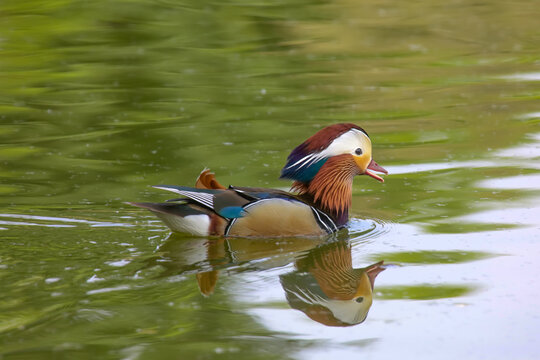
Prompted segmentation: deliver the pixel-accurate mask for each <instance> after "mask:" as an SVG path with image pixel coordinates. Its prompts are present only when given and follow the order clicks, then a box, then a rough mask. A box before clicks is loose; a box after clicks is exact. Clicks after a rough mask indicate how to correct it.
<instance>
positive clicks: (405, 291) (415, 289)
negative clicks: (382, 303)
mask: <svg viewBox="0 0 540 360" xmlns="http://www.w3.org/2000/svg"><path fill="white" fill-rule="evenodd" d="M475 289H476V287H474V286H463V285H417V286H392V287H379V288H377V296H378V297H379V298H380V299H381V300H382V299H385V300H398V299H399V300H402V299H410V300H433V299H448V298H455V297H460V296H465V295H468V294H470V293H471V292H473V291H474V290H475Z"/></svg>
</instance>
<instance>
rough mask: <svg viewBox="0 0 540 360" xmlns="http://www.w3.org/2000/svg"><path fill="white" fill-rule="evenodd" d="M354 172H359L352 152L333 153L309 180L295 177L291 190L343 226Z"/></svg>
mask: <svg viewBox="0 0 540 360" xmlns="http://www.w3.org/2000/svg"><path fill="white" fill-rule="evenodd" d="M355 175H358V167H357V166H356V164H355V162H354V159H353V158H352V156H351V155H348V154H344V155H339V156H334V157H331V158H330V159H328V160H327V161H326V162H325V163H324V165H323V166H322V167H321V169H320V170H319V171H318V172H317V174H316V175H315V177H314V178H313V179H312V180H311V181H308V182H300V181H296V182H295V183H294V184H293V186H292V190H296V191H298V193H299V195H300V196H302V197H303V198H304V199H306V200H307V201H309V202H311V203H313V205H315V206H316V207H317V208H319V209H321V210H322V211H324V212H326V213H327V214H328V215H330V216H331V217H332V218H333V219H334V221H335V223H336V225H337V226H343V225H345V224H346V223H347V221H348V219H349V207H350V206H351V199H352V183H353V178H354V176H355Z"/></svg>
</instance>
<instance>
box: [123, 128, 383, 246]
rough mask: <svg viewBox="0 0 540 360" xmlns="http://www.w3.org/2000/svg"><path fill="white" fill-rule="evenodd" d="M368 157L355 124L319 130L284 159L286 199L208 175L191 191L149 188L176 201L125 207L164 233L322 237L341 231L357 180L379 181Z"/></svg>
mask: <svg viewBox="0 0 540 360" xmlns="http://www.w3.org/2000/svg"><path fill="white" fill-rule="evenodd" d="M375 171H376V172H380V173H385V174H388V172H387V171H386V170H385V169H384V168H383V167H381V166H380V165H378V164H377V163H376V162H375V161H374V160H373V159H372V157H371V140H370V138H369V136H368V134H367V132H366V131H365V130H364V129H362V128H361V127H360V126H357V125H355V124H335V125H331V126H328V127H325V128H323V129H321V130H319V131H318V132H317V133H315V134H314V135H313V136H311V137H310V138H308V139H307V140H306V141H305V142H303V143H302V144H300V145H298V146H297V147H296V148H295V149H294V150H293V151H292V152H291V153H290V155H289V156H288V158H287V163H286V164H285V166H284V167H283V169H282V170H281V178H284V179H291V180H294V182H293V184H292V188H291V191H293V192H292V193H291V192H287V191H283V190H278V189H264V188H249V187H236V186H229V187H228V188H225V187H224V186H222V185H221V184H220V183H219V182H218V181H217V180H216V179H215V177H214V174H213V173H211V172H210V171H209V170H203V172H202V173H201V174H200V175H199V178H198V179H197V182H196V185H195V187H186V186H169V185H158V186H154V187H155V188H157V189H162V190H167V191H171V192H174V193H177V194H180V195H182V196H183V198H181V199H173V200H170V201H169V202H165V203H129V204H131V205H134V206H138V207H142V208H146V209H148V210H150V211H152V212H154V213H155V214H156V215H157V216H158V217H159V218H160V219H161V220H162V221H163V222H164V223H165V224H166V225H167V226H168V227H169V228H170V229H171V230H173V231H175V232H181V233H190V234H193V235H196V236H209V235H217V236H240V237H282V236H324V235H327V234H331V233H334V232H336V231H338V230H339V229H340V228H342V227H344V226H345V225H346V223H347V221H348V217H349V211H348V210H349V207H350V205H351V200H352V183H353V178H354V176H356V175H368V176H371V177H372V178H374V179H376V180H378V181H380V182H384V180H383V179H382V178H381V177H380V176H378V175H377V174H375V173H374V172H375Z"/></svg>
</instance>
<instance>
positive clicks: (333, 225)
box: [318, 211, 338, 232]
mask: <svg viewBox="0 0 540 360" xmlns="http://www.w3.org/2000/svg"><path fill="white" fill-rule="evenodd" d="M318 212H320V213H321V215H323V216H324V217H325V218H326V219H328V223H330V224H331V225H332V228H333V230H332V232H335V231H338V228H337V226H336V223H335V222H334V220H332V219H331V218H330V216H328V214H326V213H324V212H322V211H318Z"/></svg>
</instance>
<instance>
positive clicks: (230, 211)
mask: <svg viewBox="0 0 540 360" xmlns="http://www.w3.org/2000/svg"><path fill="white" fill-rule="evenodd" d="M218 214H219V215H221V216H223V217H224V218H227V219H236V218H240V217H243V216H246V215H247V212H246V211H245V210H244V208H242V207H241V206H226V207H224V208H222V209H221V210H219V211H218Z"/></svg>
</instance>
